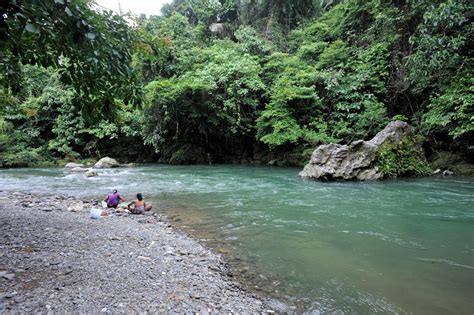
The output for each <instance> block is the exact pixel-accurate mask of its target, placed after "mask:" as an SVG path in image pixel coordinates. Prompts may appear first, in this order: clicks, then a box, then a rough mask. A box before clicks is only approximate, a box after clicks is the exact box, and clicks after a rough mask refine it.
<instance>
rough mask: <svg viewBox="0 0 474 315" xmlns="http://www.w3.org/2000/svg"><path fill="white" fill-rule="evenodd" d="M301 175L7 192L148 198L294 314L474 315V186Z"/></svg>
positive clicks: (225, 171) (116, 180)
mask: <svg viewBox="0 0 474 315" xmlns="http://www.w3.org/2000/svg"><path fill="white" fill-rule="evenodd" d="M298 171H299V169H296V168H276V167H256V166H255V167H253V166H168V165H147V166H138V167H134V168H120V169H107V170H99V174H100V175H99V176H98V177H95V178H89V179H86V178H84V177H83V176H82V175H81V174H69V173H67V172H64V171H63V170H62V169H58V168H43V169H36V168H29V169H5V170H1V171H0V181H1V183H2V184H1V189H2V190H12V191H13V190H21V191H30V192H35V193H62V194H68V195H75V196H80V197H94V198H103V196H104V195H106V193H107V192H108V191H110V190H112V189H114V188H116V189H118V190H119V191H120V192H121V193H122V194H124V195H125V197H127V198H128V199H130V198H132V197H133V196H134V194H135V193H137V192H142V193H143V194H144V196H145V199H146V200H150V201H152V202H153V203H154V204H155V206H157V208H158V209H159V211H164V212H165V213H166V214H167V215H168V216H169V217H170V218H172V220H174V222H175V224H176V225H178V226H180V227H181V228H183V229H185V230H186V231H188V232H189V233H191V234H193V235H195V236H196V237H198V238H200V239H201V240H202V241H203V242H206V243H207V244H208V245H209V246H211V247H214V248H215V249H216V250H218V251H220V252H222V253H224V254H225V255H226V256H227V258H228V259H229V261H230V262H231V265H232V266H233V267H234V270H235V271H236V272H235V276H236V280H237V281H240V282H241V283H244V285H246V286H247V287H248V288H249V289H251V290H253V291H258V292H261V293H262V294H266V295H269V296H272V297H275V298H278V299H280V300H282V301H284V302H286V303H287V304H289V305H291V306H292V307H293V308H294V309H295V311H298V312H302V311H307V312H315V313H318V312H321V313H331V314H367V313H381V314H387V313H394V314H396V313H399V314H405V313H407V314H472V313H473V312H474V298H473V297H474V207H473V204H474V180H473V179H472V178H460V177H449V178H434V177H433V178H420V179H405V180H391V181H383V182H345V183H343V182H333V183H322V182H313V181H306V180H302V179H301V178H299V177H298V176H297V174H298Z"/></svg>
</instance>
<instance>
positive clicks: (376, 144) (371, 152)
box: [299, 121, 413, 180]
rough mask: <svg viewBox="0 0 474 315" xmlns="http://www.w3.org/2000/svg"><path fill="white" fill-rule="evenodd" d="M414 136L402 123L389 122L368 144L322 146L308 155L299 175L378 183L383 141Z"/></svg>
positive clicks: (408, 127)
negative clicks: (309, 157) (307, 159)
mask: <svg viewBox="0 0 474 315" xmlns="http://www.w3.org/2000/svg"><path fill="white" fill-rule="evenodd" d="M412 133H413V128H412V127H411V126H410V125H408V124H407V123H405V122H403V121H393V122H390V123H389V124H388V125H387V126H386V127H385V128H384V129H383V130H382V131H380V132H379V133H378V134H377V135H376V136H375V137H374V138H372V139H371V140H370V141H364V140H357V141H354V142H352V143H350V144H349V145H343V144H335V143H331V144H325V145H321V146H319V147H318V148H317V149H316V150H315V151H314V152H313V154H312V155H311V160H310V162H309V163H308V164H307V165H306V166H305V167H304V169H303V170H302V171H301V172H300V174H299V175H300V176H301V177H304V178H309V179H319V180H352V179H357V180H377V179H381V178H382V177H383V174H382V172H381V171H380V170H379V169H378V168H377V166H376V164H377V160H378V157H379V150H380V146H381V145H382V144H383V143H385V142H386V141H390V142H397V141H400V140H401V139H402V138H403V137H405V136H407V135H410V134H412Z"/></svg>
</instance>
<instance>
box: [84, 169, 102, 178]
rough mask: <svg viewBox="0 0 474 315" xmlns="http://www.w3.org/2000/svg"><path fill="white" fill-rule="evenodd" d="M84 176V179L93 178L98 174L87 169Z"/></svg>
mask: <svg viewBox="0 0 474 315" xmlns="http://www.w3.org/2000/svg"><path fill="white" fill-rule="evenodd" d="M84 175H85V176H86V177H95V176H98V175H99V174H98V173H97V172H96V171H95V170H93V169H89V170H88V171H87V172H86V173H85V174H84Z"/></svg>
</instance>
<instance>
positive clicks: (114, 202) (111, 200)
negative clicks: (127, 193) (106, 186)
mask: <svg viewBox="0 0 474 315" xmlns="http://www.w3.org/2000/svg"><path fill="white" fill-rule="evenodd" d="M104 201H105V202H107V207H109V208H117V206H118V205H119V203H120V201H125V198H123V197H122V196H120V194H119V193H118V191H117V189H114V191H113V192H112V193H111V194H108V195H107V197H105V199H104Z"/></svg>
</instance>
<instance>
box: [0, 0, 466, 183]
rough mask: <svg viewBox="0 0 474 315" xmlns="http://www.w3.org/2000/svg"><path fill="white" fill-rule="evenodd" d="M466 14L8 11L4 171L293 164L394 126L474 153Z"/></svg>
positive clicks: (246, 5)
mask: <svg viewBox="0 0 474 315" xmlns="http://www.w3.org/2000/svg"><path fill="white" fill-rule="evenodd" d="M473 8H474V3H473V2H472V1H468V0H444V1H441V0H439V1H436V0H434V1H410V0H346V1H336V0H333V1H331V0H174V1H173V2H172V3H171V4H168V5H165V6H164V7H163V10H162V12H163V15H162V16H149V17H146V16H143V15H142V16H138V17H137V16H135V17H133V16H118V15H116V14H114V13H112V12H108V11H104V10H103V9H101V8H99V7H97V6H96V5H95V4H94V3H93V2H92V1H88V0H38V1H26V0H7V1H6V3H5V2H2V4H0V11H2V15H1V16H0V47H1V51H0V68H1V71H0V166H2V167H11V166H27V165H35V164H51V163H58V162H59V161H61V160H63V159H66V160H75V159H82V158H96V157H100V156H103V155H106V154H107V155H111V156H114V157H116V158H118V159H119V160H122V161H160V162H165V163H207V162H209V160H210V159H212V160H213V161H214V162H236V163H239V162H253V161H257V162H268V161H274V160H278V163H279V164H293V165H296V164H301V163H303V162H305V161H306V160H307V159H308V157H309V153H310V152H311V151H312V149H314V148H315V147H316V146H317V145H318V144H322V143H328V142H338V143H346V142H349V141H352V140H355V139H369V138H371V137H372V136H374V135H375V134H376V133H377V132H378V131H380V130H381V129H382V128H383V127H384V126H385V125H386V123H387V122H388V121H390V120H395V119H401V120H405V121H408V122H409V123H411V124H412V125H414V126H415V127H416V128H417V129H418V130H419V132H420V134H422V135H423V136H424V139H425V147H426V148H427V149H428V152H429V153H430V152H435V151H437V150H451V151H456V152H460V153H464V154H472V150H473V145H474V143H473V139H474V138H473V136H474V84H473V83H474V76H473V72H474V68H473V61H474V59H473V56H474V55H473V51H472V47H474V43H473V39H474V24H473V23H472V22H473V18H474V14H473V12H474V10H473ZM393 152H395V151H393ZM393 152H392V153H391V155H390V154H387V155H386V156H385V158H386V159H385V162H386V164H385V165H391V164H390V163H392V164H393V163H395V164H396V163H397V159H398V158H399V157H398V155H394V153H393ZM396 152H398V153H397V154H402V155H403V154H405V155H406V152H410V151H409V150H405V149H403V148H397V150H396ZM397 167H398V166H397ZM391 171H393V172H394V173H393V174H392V175H393V176H396V175H397V174H401V173H404V172H405V173H406V172H412V170H411V169H407V170H406V169H400V168H395V169H390V170H387V172H391ZM413 172H415V173H416V171H413ZM413 172H412V173H413Z"/></svg>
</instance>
